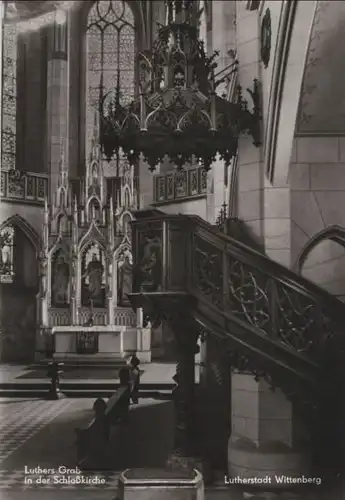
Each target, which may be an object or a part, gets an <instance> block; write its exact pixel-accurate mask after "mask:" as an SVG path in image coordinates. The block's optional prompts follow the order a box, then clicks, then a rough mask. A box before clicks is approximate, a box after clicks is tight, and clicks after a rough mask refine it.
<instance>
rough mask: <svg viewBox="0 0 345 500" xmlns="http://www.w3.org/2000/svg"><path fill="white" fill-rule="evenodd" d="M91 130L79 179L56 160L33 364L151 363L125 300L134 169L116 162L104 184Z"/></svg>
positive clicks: (146, 334) (139, 323) (138, 321)
mask: <svg viewBox="0 0 345 500" xmlns="http://www.w3.org/2000/svg"><path fill="white" fill-rule="evenodd" d="M96 118H97V117H96ZM96 118H95V124H96V125H97V119H96ZM96 125H95V130H94V134H95V136H94V140H93V142H92V147H91V155H90V160H89V163H88V164H87V165H86V172H85V177H83V178H80V179H75V180H73V181H72V180H70V179H69V178H68V166H67V165H66V163H65V160H64V155H63V154H62V156H61V162H60V173H59V180H58V186H57V190H56V193H55V196H53V197H52V200H53V201H52V203H51V204H50V205H48V200H46V202H45V209H44V225H43V237H42V248H41V251H40V255H39V262H40V291H39V294H38V297H37V309H38V314H39V317H40V327H39V329H38V330H37V335H36V360H38V359H42V358H46V357H50V355H51V354H52V355H53V357H54V358H55V359H57V360H68V359H77V360H78V361H79V360H83V359H86V358H87V359H89V360H94V361H96V360H105V361H109V360H116V359H118V360H121V359H124V358H126V357H128V356H131V355H132V354H134V353H136V354H137V356H138V357H139V359H140V361H141V362H143V363H145V362H150V361H151V330H150V328H144V326H143V318H142V311H141V310H136V311H133V310H132V307H131V304H130V302H129V300H128V295H129V294H130V293H132V266H133V258H132V241H131V228H130V222H131V220H133V215H132V213H133V211H135V210H136V209H137V205H136V203H137V193H136V191H135V184H134V169H133V167H132V166H130V165H129V164H128V162H126V161H124V160H122V159H121V161H120V163H119V165H118V169H117V177H110V178H109V177H105V176H104V171H103V164H102V154H101V151H100V147H99V138H98V133H99V130H98V128H97V126H96ZM48 352H49V353H50V354H49V355H48V354H47V353H48Z"/></svg>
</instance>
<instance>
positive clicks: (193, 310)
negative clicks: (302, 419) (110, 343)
mask: <svg viewBox="0 0 345 500" xmlns="http://www.w3.org/2000/svg"><path fill="white" fill-rule="evenodd" d="M136 217H137V219H136V221H135V222H133V226H132V228H133V246H134V253H135V259H136V260H135V262H136V265H135V283H134V292H135V293H133V294H132V296H131V301H132V304H133V305H134V306H135V307H139V306H140V307H143V309H144V314H145V313H146V314H148V315H149V316H150V317H151V318H153V317H155V316H156V317H159V315H161V317H164V316H165V315H166V314H167V312H168V311H170V314H177V315H179V314H181V312H182V311H183V310H185V311H187V313H188V314H189V315H190V316H192V317H193V318H194V319H195V320H196V321H197V322H198V324H199V325H200V326H201V327H202V328H204V329H206V330H208V331H209V332H211V333H212V334H213V335H216V336H218V337H220V338H222V339H224V345H225V346H227V348H228V349H230V350H231V352H232V364H233V367H236V368H239V369H245V370H249V371H251V372H252V373H253V375H254V376H255V377H265V378H266V379H267V380H268V381H269V382H270V384H271V385H272V387H273V388H274V387H280V388H281V389H282V390H283V391H284V392H285V394H286V395H287V396H288V397H289V398H291V399H293V400H294V401H296V402H297V403H298V405H296V406H298V408H299V409H301V410H303V411H307V412H308V415H309V416H313V418H314V417H315V415H317V416H318V417H320V415H321V414H322V416H323V417H322V418H324V416H325V414H326V413H327V414H332V416H331V417H330V416H329V418H328V420H329V425H331V426H332V428H333V430H334V433H336V429H338V428H339V425H342V424H340V422H341V421H342V420H343V415H344V411H343V406H344V405H343V403H342V399H343V396H342V393H343V392H344V391H343V385H344V382H343V381H344V380H345V377H344V370H343V368H342V366H343V365H344V359H345V356H344V345H345V335H344V318H345V305H344V304H343V303H341V302H340V301H339V300H338V299H336V298H335V297H333V296H331V295H330V294H328V293H327V292H325V291H324V290H322V289H321V288H319V287H317V286H316V285H314V284H313V283H311V282H309V281H307V280H306V279H304V278H302V277H301V276H298V275H297V274H295V273H294V272H292V271H290V270H289V269H287V268H285V267H284V266H282V265H280V264H278V263H276V262H274V261H272V260H271V259H269V258H268V257H267V256H265V255H264V254H263V253H260V251H259V250H256V249H254V248H251V247H250V246H248V245H246V244H244V243H241V242H240V241H238V240H237V239H235V238H234V237H231V236H228V235H225V234H223V233H222V232H220V231H219V230H217V229H216V228H214V227H212V226H211V225H210V224H208V223H207V222H205V221H204V220H202V219H201V218H199V217H196V216H186V215H167V214H164V213H162V212H159V211H157V210H152V211H146V212H138V213H137V214H136ZM187 334H188V332H186V335H187ZM324 408H326V409H327V410H326V412H325V411H324ZM315 409H317V410H318V411H317V412H315V411H314V410H315ZM332 409H334V411H333V410H332ZM335 414H336V415H335ZM317 421H319V418H316V419H315V422H317ZM319 422H320V421H319ZM316 425H317V424H316ZM320 425H323V426H325V425H326V424H325V422H324V421H323V422H322V423H321V424H320Z"/></svg>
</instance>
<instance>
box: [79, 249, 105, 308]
mask: <svg viewBox="0 0 345 500" xmlns="http://www.w3.org/2000/svg"><path fill="white" fill-rule="evenodd" d="M103 271H104V267H103V264H102V262H101V261H100V260H98V259H97V255H96V254H95V253H93V254H92V258H91V260H90V262H89V263H88V265H87V268H86V272H85V273H84V274H83V276H82V278H84V279H85V283H86V281H87V291H88V298H89V300H93V301H95V302H99V301H100V300H102V276H103Z"/></svg>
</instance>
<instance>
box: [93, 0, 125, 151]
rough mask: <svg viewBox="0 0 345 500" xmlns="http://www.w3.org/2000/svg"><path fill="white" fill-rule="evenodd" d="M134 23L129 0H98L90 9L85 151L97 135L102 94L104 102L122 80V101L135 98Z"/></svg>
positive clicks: (110, 96) (112, 94)
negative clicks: (96, 114) (97, 115)
mask: <svg viewBox="0 0 345 500" xmlns="http://www.w3.org/2000/svg"><path fill="white" fill-rule="evenodd" d="M134 83H135V23H134V15H133V12H132V9H131V8H130V6H129V3H128V2H125V1H121V0H98V1H96V2H95V3H94V4H93V6H92V7H91V9H90V12H89V15H88V18H87V29H86V154H87V157H88V156H89V154H90V150H91V144H92V139H93V136H94V126H95V123H94V120H95V111H96V110H97V109H98V105H99V99H100V96H101V86H102V94H103V95H104V96H105V95H106V94H108V97H107V98H106V99H105V106H106V103H107V101H108V100H110V99H111V98H113V97H114V91H115V89H116V87H117V84H119V88H120V89H121V93H120V102H121V104H127V103H129V102H130V101H132V100H133V98H134Z"/></svg>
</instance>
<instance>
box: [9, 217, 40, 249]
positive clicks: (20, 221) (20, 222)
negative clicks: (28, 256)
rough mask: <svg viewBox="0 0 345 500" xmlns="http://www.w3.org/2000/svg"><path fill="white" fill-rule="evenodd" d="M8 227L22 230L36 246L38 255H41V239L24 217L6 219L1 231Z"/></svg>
mask: <svg viewBox="0 0 345 500" xmlns="http://www.w3.org/2000/svg"><path fill="white" fill-rule="evenodd" d="M7 226H14V227H15V228H18V229H20V230H21V231H22V232H23V234H25V236H26V237H27V238H28V240H29V241H30V242H31V243H32V245H33V246H34V248H35V250H36V253H37V255H38V254H39V251H40V247H41V238H40V237H39V235H38V233H37V232H36V231H35V229H34V228H33V227H31V226H30V224H29V223H28V222H27V221H26V220H25V219H24V218H23V217H21V216H20V215H18V214H15V215H11V217H9V218H8V219H6V220H5V221H4V222H3V223H2V224H1V225H0V230H2V229H4V228H5V227H7Z"/></svg>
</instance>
